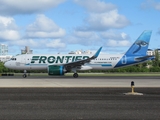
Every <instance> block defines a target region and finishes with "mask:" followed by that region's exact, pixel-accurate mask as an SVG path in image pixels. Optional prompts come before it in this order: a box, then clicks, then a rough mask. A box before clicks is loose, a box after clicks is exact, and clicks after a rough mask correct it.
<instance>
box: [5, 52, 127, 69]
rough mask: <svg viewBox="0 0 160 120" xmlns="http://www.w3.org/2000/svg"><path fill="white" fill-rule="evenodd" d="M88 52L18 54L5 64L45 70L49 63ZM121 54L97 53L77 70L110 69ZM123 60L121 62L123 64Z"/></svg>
mask: <svg viewBox="0 0 160 120" xmlns="http://www.w3.org/2000/svg"><path fill="white" fill-rule="evenodd" d="M91 56H92V55H90V54H89V55H88V54H65V55H62V54H56V55H35V54H34V55H33V54H24V55H18V56H16V57H14V58H12V59H11V60H9V61H7V62H6V63H5V66H6V67H8V68H10V69H15V70H46V69H47V68H48V66H49V65H65V64H67V63H70V62H74V61H78V60H82V59H87V58H89V57H91ZM122 57H123V55H99V56H98V57H97V58H96V59H93V60H91V61H90V62H89V63H85V64H84V65H82V66H81V67H80V68H78V69H77V70H90V69H101V70H105V69H112V68H114V67H115V65H116V64H117V63H118V62H119V61H120V60H121V58H122ZM125 63H126V62H125V60H123V61H122V64H125Z"/></svg>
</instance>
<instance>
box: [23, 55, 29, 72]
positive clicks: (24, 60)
mask: <svg viewBox="0 0 160 120" xmlns="http://www.w3.org/2000/svg"><path fill="white" fill-rule="evenodd" d="M21 66H23V67H24V69H26V70H28V69H30V64H27V58H26V55H22V56H21Z"/></svg>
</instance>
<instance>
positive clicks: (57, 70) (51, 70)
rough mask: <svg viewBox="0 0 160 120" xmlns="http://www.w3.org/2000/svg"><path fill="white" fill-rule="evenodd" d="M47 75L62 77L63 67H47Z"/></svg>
mask: <svg viewBox="0 0 160 120" xmlns="http://www.w3.org/2000/svg"><path fill="white" fill-rule="evenodd" d="M48 75H64V66H58V65H49V66H48Z"/></svg>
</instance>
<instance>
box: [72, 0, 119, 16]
mask: <svg viewBox="0 0 160 120" xmlns="http://www.w3.org/2000/svg"><path fill="white" fill-rule="evenodd" d="M74 1H75V2H76V3H77V4H80V5H81V6H84V7H85V8H86V9H87V10H88V11H89V12H93V13H105V12H108V11H111V10H114V9H116V6H115V5H114V4H112V3H105V2H103V1H99V0H74Z"/></svg>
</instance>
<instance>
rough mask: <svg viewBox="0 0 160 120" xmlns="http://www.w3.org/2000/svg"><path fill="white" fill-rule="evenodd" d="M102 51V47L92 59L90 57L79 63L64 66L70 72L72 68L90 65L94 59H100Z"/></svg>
mask: <svg viewBox="0 0 160 120" xmlns="http://www.w3.org/2000/svg"><path fill="white" fill-rule="evenodd" d="M101 49H102V47H100V48H99V49H98V51H97V52H96V53H95V54H94V55H93V56H92V57H90V58H87V59H83V60H78V61H75V62H70V63H67V64H64V67H65V68H66V69H67V70H70V69H71V68H74V67H80V66H81V65H84V64H85V63H89V62H90V61H91V60H93V59H95V58H97V57H98V55H99V53H100V52H101Z"/></svg>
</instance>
